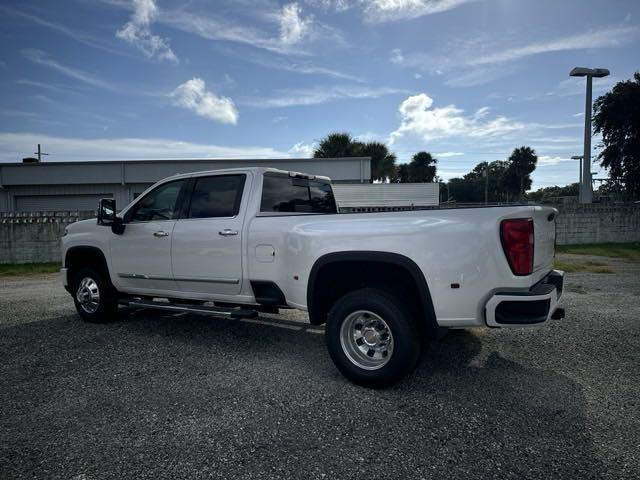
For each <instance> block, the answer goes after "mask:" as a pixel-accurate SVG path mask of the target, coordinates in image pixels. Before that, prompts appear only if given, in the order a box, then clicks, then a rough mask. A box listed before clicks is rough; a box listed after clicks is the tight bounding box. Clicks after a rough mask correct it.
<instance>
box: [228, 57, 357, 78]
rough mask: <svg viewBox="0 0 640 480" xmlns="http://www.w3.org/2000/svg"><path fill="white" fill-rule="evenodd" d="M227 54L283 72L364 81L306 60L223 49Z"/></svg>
mask: <svg viewBox="0 0 640 480" xmlns="http://www.w3.org/2000/svg"><path fill="white" fill-rule="evenodd" d="M223 51H224V52H225V53H227V54H228V55H229V56H233V57H234V58H236V59H240V60H244V61H247V62H250V63H253V64H254V65H258V66H260V67H264V68H273V69H276V70H283V71H285V72H291V73H297V74H302V75H324V76H327V77H333V78H340V79H343V80H351V81H353V82H358V83H364V79H362V78H361V77H356V76H355V75H350V74H348V73H343V72H340V71H338V70H334V69H331V68H327V67H322V66H319V65H314V64H312V63H310V62H309V61H307V60H301V61H295V62H291V61H289V60H286V59H282V60H277V59H274V58H273V57H274V56H273V55H269V57H266V56H262V55H252V54H250V53H247V52H242V53H240V52H234V51H233V50H223Z"/></svg>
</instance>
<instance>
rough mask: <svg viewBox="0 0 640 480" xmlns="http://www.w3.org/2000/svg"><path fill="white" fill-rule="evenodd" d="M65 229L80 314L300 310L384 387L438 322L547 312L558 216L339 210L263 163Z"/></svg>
mask: <svg viewBox="0 0 640 480" xmlns="http://www.w3.org/2000/svg"><path fill="white" fill-rule="evenodd" d="M116 211H117V210H116V205H115V201H114V200H112V199H103V200H101V202H100V206H99V212H98V219H97V221H96V220H95V219H93V220H84V221H81V222H77V223H74V224H72V225H70V226H69V227H68V228H67V231H66V233H65V235H64V237H63V238H62V258H63V268H62V279H63V283H64V286H65V288H66V289H67V290H68V291H69V293H71V295H72V296H73V299H74V302H75V305H76V308H77V310H78V313H79V314H80V316H81V317H82V318H83V319H85V320H87V321H95V322H102V321H106V320H109V319H110V318H113V317H114V315H115V314H116V311H117V309H118V305H128V306H130V307H145V308H149V307H154V308H160V309H169V310H180V311H183V310H184V311H196V312H206V313H210V314H213V315H217V316H226V317H229V318H243V317H252V316H256V315H257V314H258V312H260V311H266V312H271V313H277V312H278V311H279V309H282V308H296V309H299V310H303V311H307V312H308V314H309V321H310V322H311V323H312V324H314V325H319V324H324V323H326V341H327V345H328V349H329V353H330V355H331V358H332V359H333V361H334V363H335V365H336V366H337V368H338V369H339V370H340V371H341V372H342V373H343V374H344V375H345V376H346V377H347V378H349V379H351V380H352V381H354V382H356V383H359V384H362V385H367V386H385V385H389V384H391V383H394V382H396V381H398V380H399V379H401V378H402V377H403V376H405V375H406V374H407V373H409V372H410V371H411V370H412V369H413V368H414V367H415V365H416V362H417V360H418V357H419V355H420V351H421V348H422V346H423V344H424V340H425V339H430V338H435V337H436V336H437V335H438V333H439V332H440V331H441V330H442V329H445V328H461V327H464V328H467V327H483V326H489V327H512V326H518V327H521V326H528V325H539V324H542V323H545V322H546V321H548V320H549V319H552V318H553V319H560V318H562V317H563V316H564V310H563V309H562V308H558V302H559V300H560V296H561V295H562V287H563V280H564V274H563V272H561V271H557V270H553V269H552V262H553V257H554V244H555V217H556V214H557V212H556V210H554V209H553V208H548V207H541V206H534V205H520V206H504V207H489V208H460V209H434V210H418V211H404V212H380V213H349V214H340V213H338V208H337V206H336V203H335V200H334V198H333V194H332V190H331V182H330V180H329V179H328V178H326V177H318V176H310V175H304V174H300V173H295V172H286V171H280V170H275V169H271V168H241V169H228V170H216V171H209V172H198V173H190V174H183V175H175V176H172V177H169V178H166V179H164V180H161V181H159V182H158V183H156V184H155V185H153V186H152V187H150V188H149V189H148V190H147V191H145V192H144V193H143V194H142V195H141V196H140V197H138V198H137V199H136V200H134V201H133V202H132V203H131V204H130V205H128V206H127V207H125V208H124V209H123V210H122V211H121V212H120V213H116Z"/></svg>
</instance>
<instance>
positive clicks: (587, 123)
mask: <svg viewBox="0 0 640 480" xmlns="http://www.w3.org/2000/svg"><path fill="white" fill-rule="evenodd" d="M569 75H570V76H572V77H587V91H586V98H585V108H584V156H583V159H582V181H581V182H580V187H581V188H580V191H581V193H582V194H581V195H580V203H591V202H592V201H593V185H592V184H591V102H592V99H591V97H592V86H593V77H596V78H602V77H606V76H607V75H609V70H607V69H606V68H585V67H576V68H574V69H573V70H571V72H569Z"/></svg>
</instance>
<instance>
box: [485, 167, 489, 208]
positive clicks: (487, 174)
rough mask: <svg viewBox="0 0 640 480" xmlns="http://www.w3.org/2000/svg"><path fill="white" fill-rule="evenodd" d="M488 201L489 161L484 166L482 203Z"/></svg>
mask: <svg viewBox="0 0 640 480" xmlns="http://www.w3.org/2000/svg"><path fill="white" fill-rule="evenodd" d="M488 203H489V162H487V165H486V167H484V204H485V205H486V204H488Z"/></svg>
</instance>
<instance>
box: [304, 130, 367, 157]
mask: <svg viewBox="0 0 640 480" xmlns="http://www.w3.org/2000/svg"><path fill="white" fill-rule="evenodd" d="M361 147H362V143H361V142H357V141H355V140H354V139H353V138H352V137H351V135H350V134H348V133H346V132H333V133H330V134H328V135H327V136H326V137H324V138H323V139H322V140H320V145H318V148H316V149H315V151H314V152H313V156H314V158H337V157H357V156H358V155H359V153H358V152H357V150H358V149H359V148H361Z"/></svg>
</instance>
